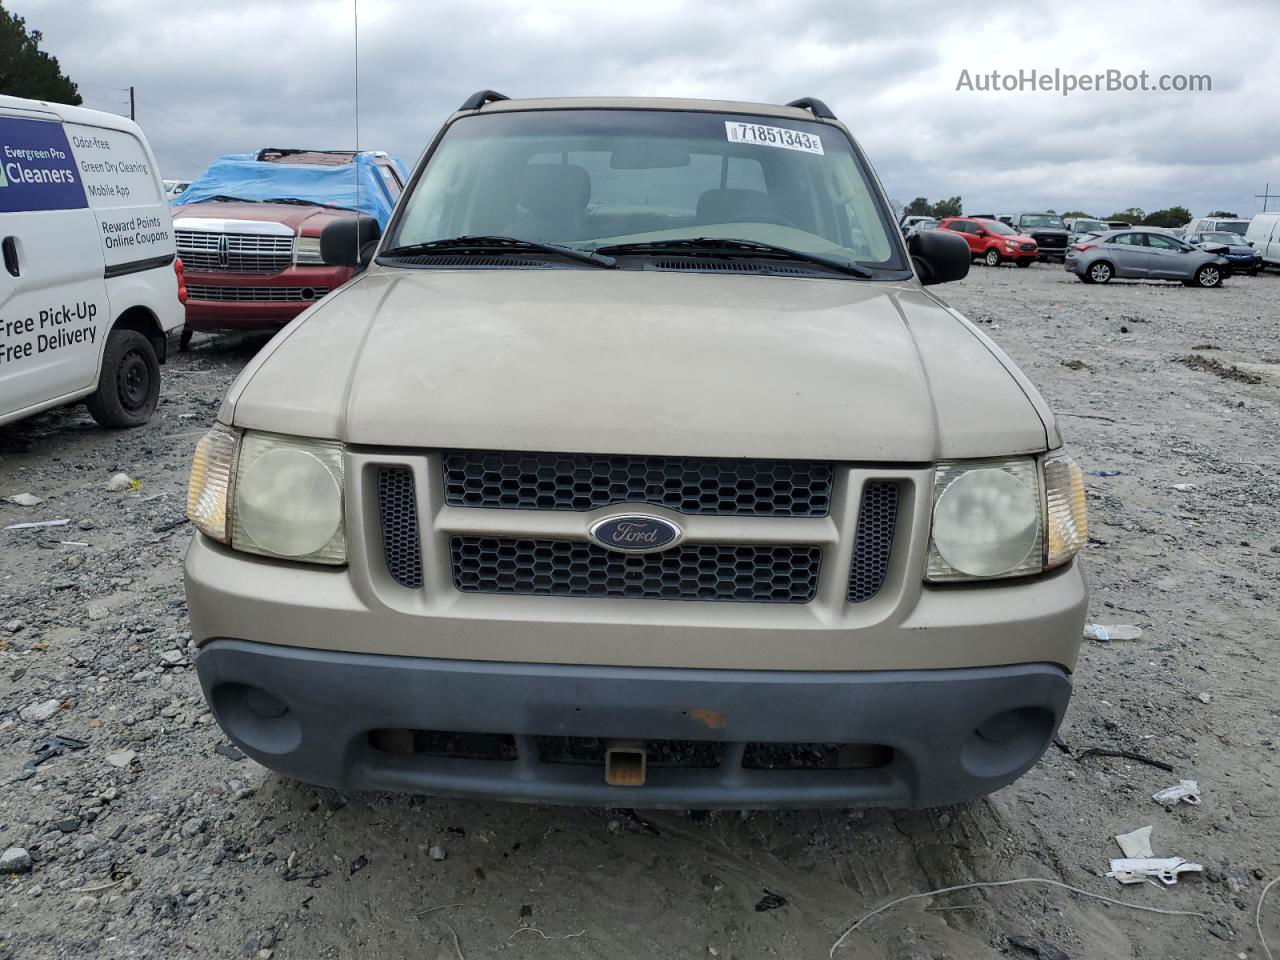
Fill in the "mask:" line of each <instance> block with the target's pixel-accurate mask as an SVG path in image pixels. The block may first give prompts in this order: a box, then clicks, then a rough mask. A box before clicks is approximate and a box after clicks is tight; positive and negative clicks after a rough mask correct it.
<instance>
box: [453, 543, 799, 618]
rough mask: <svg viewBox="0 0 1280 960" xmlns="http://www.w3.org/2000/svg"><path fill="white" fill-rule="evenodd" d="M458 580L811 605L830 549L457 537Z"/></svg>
mask: <svg viewBox="0 0 1280 960" xmlns="http://www.w3.org/2000/svg"><path fill="white" fill-rule="evenodd" d="M449 553H450V556H451V560H452V565H453V584H454V586H455V587H457V589H458V590H460V591H462V592H464V593H497V594H519V595H537V596H550V597H613V598H623V599H659V600H726V601H741V602H754V603H808V602H809V601H810V600H812V599H813V597H814V594H815V593H816V592H817V589H818V570H819V567H820V566H821V563H822V550H821V548H819V547H813V546H772V545H768V546H763V545H762V546H756V545H749V546H748V545H727V544H685V545H683V546H679V547H673V548H671V549H670V550H664V551H662V552H660V553H648V554H626V553H616V552H614V551H612V550H606V549H605V548H604V547H601V546H597V545H596V544H594V543H587V542H584V541H578V540H533V539H514V538H506V537H476V536H455V537H451V538H450V540H449Z"/></svg>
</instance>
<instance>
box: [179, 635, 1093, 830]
mask: <svg viewBox="0 0 1280 960" xmlns="http://www.w3.org/2000/svg"><path fill="white" fill-rule="evenodd" d="M196 667H197V670H198V672H199V676H200V682H201V685H202V686H203V688H204V692H205V696H206V698H208V700H209V702H210V703H211V704H212V706H213V710H214V714H215V716H216V717H217V720H218V722H219V723H220V724H221V725H222V728H223V729H224V730H225V731H226V733H227V734H228V735H229V736H230V737H231V739H232V740H233V741H235V743H236V744H238V745H239V746H240V747H241V748H243V749H244V751H245V752H246V753H248V754H249V755H250V756H252V757H253V758H254V759H256V760H258V761H259V762H260V763H262V764H264V765H265V766H268V767H270V768H272V769H274V770H277V771H279V772H281V773H283V774H286V775H288V776H291V777H295V778H297V779H300V780H305V781H309V782H313V783H320V784H325V785H328V786H333V787H338V788H342V789H356V790H401V791H410V792H415V793H424V794H436V795H451V796H472V797H480V796H484V797H493V798H498V799H504V800H521V801H533V802H548V803H572V804H590V805H597V806H635V807H648V808H658V807H674V808H681V809H685V808H693V809H699V808H714V807H729V808H751V807H821V806H857V805H873V806H890V807H912V806H937V805H942V804H948V803H956V802H960V801H964V800H968V799H972V798H974V797H978V796H982V795H984V794H986V793H989V792H991V791H993V790H995V789H998V788H999V787H1002V786H1004V785H1005V784H1007V783H1009V782H1011V781H1012V780H1014V779H1016V778H1017V777H1018V776H1020V775H1021V774H1022V773H1023V772H1025V771H1026V770H1027V769H1028V768H1029V767H1030V766H1032V765H1033V764H1034V763H1035V761H1036V760H1037V759H1038V758H1039V756H1040V754H1041V753H1042V752H1043V751H1044V749H1045V747H1046V746H1047V745H1048V743H1049V740H1050V739H1051V737H1052V735H1053V733H1054V731H1055V730H1056V729H1057V727H1058V724H1059V722H1060V721H1061V719H1062V715H1063V712H1064V711H1065V710H1066V706H1067V701H1068V699H1069V697H1070V694H1071V681H1070V678H1069V676H1068V675H1067V674H1066V673H1065V672H1064V671H1063V670H1062V669H1061V668H1058V667H1055V666H1050V665H1046V664H1025V665H1018V666H1006V667H982V668H974V669H962V670H912V671H895V672H866V673H817V672H795V673H791V672H782V671H778V672H767V671H729V670H690V669H658V668H635V667H626V668H618V667H598V666H562V665H546V664H525V663H488V662H479V661H456V660H436V659H426V658H411V657H392V656H381V655H369V654H350V653H336V652H331V651H319V650H310V649H305V648H298V647H286V646H279V645H273V644H262V643H252V642H248V641H243V640H225V639H219V640H213V641H210V642H209V643H207V644H206V645H205V646H204V647H203V648H202V649H201V651H200V653H199V654H198V656H197V659H196ZM980 727H981V728H982V733H979V732H978V731H979V728H980ZM383 729H393V730H404V729H408V730H430V731H450V732H464V733H487V734H497V735H500V736H502V737H504V738H505V737H510V738H511V739H510V740H507V741H506V742H507V743H510V744H512V745H513V746H514V751H513V752H514V754H515V758H514V759H506V760H502V759H461V758H459V757H457V756H444V755H439V754H437V753H421V752H419V753H393V752H386V751H384V750H382V749H377V748H375V746H373V745H372V744H371V742H370V736H369V733H370V731H372V730H383ZM547 737H556V738H560V737H583V738H601V739H603V740H610V739H618V740H641V741H647V742H648V743H650V744H654V746H653V747H651V752H652V751H654V750H660V749H661V747H660V746H658V745H657V744H656V743H655V742H656V741H682V742H683V741H699V742H710V743H711V744H714V745H715V750H716V752H717V756H718V758H719V759H718V761H717V764H718V765H715V766H706V765H705V764H704V765H703V766H701V767H689V766H681V765H677V766H654V767H651V768H650V770H649V774H648V780H647V782H646V783H645V785H644V786H641V787H619V786H610V785H608V784H606V783H605V781H604V775H603V770H602V767H601V766H599V765H595V764H593V763H591V762H587V763H564V762H549V761H548V759H547V758H546V755H545V754H544V753H542V752H541V750H542V748H543V745H544V744H545V742H546V741H544V740H542V739H540V738H547ZM757 743H839V744H874V745H877V746H879V747H887V748H890V749H889V750H886V751H882V756H889V757H891V759H889V760H888V762H885V763H883V765H880V766H877V767H874V768H859V769H750V768H748V767H749V764H744V755H745V756H750V755H751V754H750V752H749V751H750V750H751V749H752V748H751V747H749V744H757Z"/></svg>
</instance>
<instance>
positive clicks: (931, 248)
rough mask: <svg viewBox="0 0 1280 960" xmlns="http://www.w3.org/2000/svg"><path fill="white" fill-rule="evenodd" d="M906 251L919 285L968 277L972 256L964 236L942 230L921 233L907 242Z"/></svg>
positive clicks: (922, 231) (913, 235) (914, 234)
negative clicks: (913, 265)
mask: <svg viewBox="0 0 1280 960" xmlns="http://www.w3.org/2000/svg"><path fill="white" fill-rule="evenodd" d="M907 252H908V253H910V254H911V262H912V263H913V264H915V268H916V275H917V276H919V278H920V282H921V283H923V284H925V285H926V286H928V285H929V284H933V283H950V282H951V281H952V280H963V279H964V278H965V277H967V276H968V275H969V263H970V258H971V257H972V256H973V254H972V253H971V252H970V250H969V244H968V243H966V242H965V239H964V237H961V236H959V235H958V234H955V233H949V232H947V231H945V230H921V231H919V232H917V233H913V234H912V235H911V236H910V237H909V238H908V239H907Z"/></svg>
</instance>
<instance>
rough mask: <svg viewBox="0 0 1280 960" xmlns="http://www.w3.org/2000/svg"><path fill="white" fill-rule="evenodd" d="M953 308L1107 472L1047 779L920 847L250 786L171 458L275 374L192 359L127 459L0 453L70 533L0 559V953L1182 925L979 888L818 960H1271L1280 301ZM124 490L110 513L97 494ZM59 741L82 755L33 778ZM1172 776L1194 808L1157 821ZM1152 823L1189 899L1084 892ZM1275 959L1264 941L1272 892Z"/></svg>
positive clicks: (550, 950)
mask: <svg viewBox="0 0 1280 960" xmlns="http://www.w3.org/2000/svg"><path fill="white" fill-rule="evenodd" d="M941 290H942V292H943V294H944V295H945V296H946V298H947V299H948V300H950V302H952V303H953V304H955V305H956V306H957V307H959V308H960V309H961V310H963V311H966V312H967V314H968V315H969V316H970V317H971V318H972V319H973V320H974V321H976V322H978V323H980V324H982V325H983V329H985V330H987V331H989V332H990V333H991V335H992V336H993V337H994V338H995V339H996V340H997V341H998V342H999V343H1000V344H1001V345H1002V346H1003V347H1004V348H1005V349H1006V350H1007V351H1008V352H1009V353H1010V354H1012V355H1013V357H1014V358H1015V359H1016V360H1017V361H1018V362H1019V364H1021V366H1022V368H1023V369H1024V370H1025V371H1026V372H1027V373H1028V375H1029V376H1030V377H1031V378H1032V379H1033V380H1034V381H1035V382H1036V383H1037V384H1038V385H1039V386H1040V388H1041V389H1042V390H1043V391H1044V393H1045V394H1046V396H1047V397H1048V399H1049V401H1050V402H1051V403H1052V404H1053V405H1054V406H1055V408H1056V409H1057V410H1058V411H1059V413H1060V415H1061V417H1062V420H1061V423H1062V426H1063V430H1064V432H1065V433H1066V434H1067V436H1068V440H1069V442H1070V444H1071V445H1072V447H1073V449H1074V451H1075V452H1076V454H1077V455H1078V456H1079V457H1080V458H1081V459H1082V461H1083V462H1084V464H1085V467H1086V469H1087V470H1092V471H1118V474H1117V475H1114V476H1105V477H1103V476H1091V477H1090V478H1089V486H1090V491H1089V494H1090V497H1089V502H1090V506H1091V509H1092V517H1091V519H1092V539H1091V542H1090V546H1089V548H1088V552H1087V556H1088V571H1089V576H1090V579H1091V582H1092V589H1093V610H1092V619H1094V620H1096V621H1098V622H1102V623H1123V624H1135V625H1138V626H1140V627H1141V628H1142V630H1143V636H1142V638H1141V639H1140V640H1138V641H1126V642H1112V643H1090V644H1088V645H1087V647H1086V649H1085V650H1084V651H1083V656H1082V659H1081V662H1080V667H1079V672H1078V674H1077V690H1076V695H1075V700H1074V702H1073V706H1072V708H1071V711H1070V713H1069V714H1068V717H1067V720H1066V722H1065V724H1064V726H1063V728H1062V738H1063V741H1064V743H1065V745H1066V746H1067V747H1068V748H1069V750H1070V752H1069V753H1068V752H1065V751H1059V750H1050V752H1049V754H1048V755H1046V757H1045V758H1044V760H1043V761H1042V762H1041V763H1040V764H1039V766H1038V767H1036V769H1034V770H1033V771H1032V772H1031V773H1029V774H1028V775H1027V776H1026V777H1024V778H1023V779H1022V780H1021V781H1019V782H1018V783H1017V784H1015V785H1013V786H1012V787H1009V788H1008V789H1005V790H1003V791H1001V792H999V793H998V794H996V795H995V796H993V797H991V798H989V799H988V800H985V801H982V802H979V803H974V804H970V805H967V806H963V807H956V808H951V809H946V810H931V811H922V812H913V813H891V812H885V811H853V812H848V813H846V812H839V811H826V812H823V813H817V812H814V813H804V812H801V813H779V814H769V813H752V814H749V815H738V814H727V813H718V814H710V815H696V814H671V813H664V814H656V813H653V814H651V813H644V812H640V813H634V812H631V811H603V810H584V809H556V808H540V807H521V806H511V805H506V804H500V803H479V802H464V801H449V800H436V799H431V798H425V797H410V796H392V795H379V794H372V795H352V796H344V795H339V794H337V793H335V792H333V791H329V790H322V789H317V788H313V787H309V786H305V785H301V784H297V783H292V782H289V781H286V780H283V779H281V778H279V777H277V776H275V775H273V774H269V773H267V772H266V771H264V770H263V769H261V768H260V767H257V766H256V765H255V764H254V763H253V762H252V761H249V760H247V759H245V758H243V757H241V756H240V755H239V754H238V752H237V751H235V750H234V749H233V748H230V747H229V745H228V744H227V743H226V741H225V740H224V739H223V738H222V737H221V736H220V735H219V731H218V729H217V726H216V724H214V723H213V722H212V719H211V717H210V715H209V713H208V712H207V711H206V709H205V707H204V702H203V700H202V698H201V696H200V691H199V687H198V684H197V682H196V678H195V674H194V672H193V670H192V668H191V651H190V649H189V647H188V640H189V633H188V630H187V625H186V619H185V610H184V605H183V598H182V584H181V556H182V551H183V549H184V547H185V545H186V543H187V540H188V538H189V536H190V528H189V527H187V526H186V525H185V524H183V523H182V507H183V486H184V483H185V476H186V469H187V462H188V458H189V456H190V453H191V450H192V448H193V446H194V444H195V440H196V438H197V437H198V436H199V434H200V433H201V432H202V431H203V430H204V428H205V427H206V426H207V425H208V424H209V423H210V422H211V421H212V419H213V416H214V414H215V412H216V410H217V406H218V403H219V401H220V398H221V396H222V394H223V392H224V390H225V389H226V387H227V385H228V384H229V383H230V381H231V379H232V378H233V377H234V376H235V374H236V372H237V371H238V370H239V369H240V367H241V366H242V365H243V364H244V363H245V362H246V360H247V359H248V358H249V357H250V356H251V355H252V354H253V352H254V351H255V350H256V349H257V348H258V347H259V346H261V344H262V342H263V341H262V340H261V339H252V338H222V339H214V338H207V339H204V340H197V341H196V349H195V350H194V351H193V352H192V353H190V354H188V355H185V356H182V357H180V358H178V359H177V360H176V362H175V363H173V364H172V365H170V366H169V367H167V368H166V371H165V376H166V383H165V389H164V396H163V398H162V400H161V406H160V409H159V411H158V414H157V416H156V417H155V418H154V419H153V420H152V422H151V423H150V424H149V425H148V426H146V427H144V428H142V429H139V430H136V431H132V432H127V433H107V432H104V431H101V430H99V429H97V428H96V427H94V426H93V424H92V422H91V421H90V420H89V418H88V416H87V414H85V413H84V411H83V409H82V408H70V409H65V410H59V411H53V412H50V413H47V414H44V415H42V416H38V417H35V418H32V419H29V420H26V421H24V422H20V423H17V424H13V425H10V426H8V427H4V428H0V496H12V495H14V494H19V493H31V494H34V495H36V496H38V497H41V498H43V499H44V502H43V503H41V504H39V505H37V506H34V507H22V506H18V505H15V504H10V503H0V526H7V525H8V524H11V523H18V522H25V521H36V520H46V519H62V518H66V519H69V520H70V523H69V524H68V525H66V526H62V527H49V528H42V529H36V530H18V531H13V530H10V531H0V545H2V546H3V552H2V554H0V609H2V610H3V613H0V851H2V850H4V849H5V848H13V847H16V848H21V850H25V851H26V852H27V857H28V858H29V861H28V859H26V858H24V857H23V856H22V855H21V854H19V853H13V852H10V853H8V854H5V856H4V857H0V871H8V870H17V871H18V872H14V873H7V874H6V875H0V957H2V958H11V957H22V958H54V957H93V958H116V957H137V958H142V957H149V958H172V957H179V956H184V957H185V956H190V957H200V958H203V957H237V958H244V957H247V958H255V957H256V958H262V960H266V958H268V957H272V956H274V957H276V958H299V960H313V958H355V957H379V958H402V957H403V958H415V960H417V958H423V960H459V958H465V960H476V958H479V957H491V956H502V957H510V958H513V960H514V958H525V957H528V958H538V957H553V956H554V957H609V958H635V960H640V958H645V960H647V958H655V957H663V958H666V957H690V958H694V957H707V956H711V957H716V956H719V957H726V958H729V957H737V958H744V960H746V958H755V957H780V958H795V957H813V958H819V957H825V956H826V955H827V950H828V948H829V947H830V946H831V944H832V942H833V941H834V940H835V939H836V938H837V937H838V936H839V934H840V933H841V932H842V931H843V930H844V929H845V927H847V926H848V925H849V924H850V923H851V922H852V921H853V920H855V919H857V918H858V917H859V916H861V915H862V914H863V913H865V912H867V911H870V910H872V909H874V908H875V907H877V906H879V905H881V904H883V903H886V902H887V901H889V900H891V899H893V898H895V897H897V896H901V895H905V894H910V893H913V892H918V891H926V890H930V889H934V888H938V887H943V886H947V885H951V884H963V883H971V882H975V881H994V880H1007V879H1012V878H1018V877H1030V876H1035V877H1048V878H1054V879H1058V880H1061V881H1063V882H1066V883H1069V884H1072V885H1075V886H1078V887H1082V888H1085V889H1087V890H1089V891H1093V892H1095V893H1100V894H1103V895H1108V896H1113V897H1116V898H1118V899H1121V900H1123V901H1125V902H1126V903H1131V904H1138V905H1143V906H1147V907H1157V908H1163V909H1170V910H1183V911H1194V912H1196V913H1198V914H1202V915H1203V916H1200V917H1185V916H1161V915H1155V914H1150V913H1139V912H1135V911H1129V910H1124V909H1120V908H1116V907H1113V906H1108V905H1106V904H1103V903H1101V902H1098V901H1093V900H1086V899H1083V898H1079V897H1076V896H1072V895H1070V894H1068V893H1066V892H1063V891H1060V890H1056V889H1051V888H1047V887H1044V886H1040V885H1036V886H1031V885H1027V886H1017V887H1012V888H1006V889H1001V890H991V891H972V890H970V891H964V892H960V893H955V894H949V895H945V896H938V897H934V898H932V899H922V900H917V901H912V902H910V903H907V904H904V905H902V906H899V907H895V908H894V909H893V911H892V912H890V913H889V914H887V915H884V916H881V917H877V918H876V919H874V920H872V921H870V922H869V923H868V924H867V925H866V926H864V927H863V928H861V929H859V930H858V931H857V932H855V933H854V934H852V935H851V937H850V938H849V940H848V941H847V942H846V944H845V945H844V946H843V947H842V948H841V950H840V952H839V953H838V954H837V955H838V956H839V955H843V956H848V957H859V958H863V957H875V958H879V957H883V958H887V960H943V958H953V960H964V958H970V957H974V958H985V957H996V956H1001V955H1010V956H1016V957H1033V956H1037V955H1038V956H1039V957H1041V958H1042V960H1048V958H1052V957H1058V956H1061V955H1065V956H1069V957H1073V958H1083V957H1089V958H1095V957H1106V958H1129V957H1133V958H1137V957H1143V958H1146V957H1159V958H1163V960H1178V958H1197V960H1198V958H1206V957H1224V958H1232V957H1241V958H1259V957H1262V956H1263V954H1262V949H1261V946H1260V945H1259V943H1258V940H1257V936H1256V934H1255V933H1254V932H1253V916H1254V913H1253V912H1254V909H1255V907H1256V905H1257V903H1258V897H1259V893H1260V891H1261V887H1262V884H1263V882H1265V879H1266V878H1269V877H1272V876H1275V875H1276V874H1277V873H1280V790H1277V785H1278V784H1277V780H1278V779H1280V778H1278V775H1277V769H1278V767H1277V759H1278V757H1277V742H1278V741H1280V707H1278V701H1277V698H1276V693H1275V691H1276V689H1277V680H1280V667H1278V666H1277V656H1276V654H1277V642H1278V641H1277V631H1276V629H1275V620H1276V616H1275V611H1276V609H1277V595H1278V594H1280V515H1278V514H1277V511H1276V509H1275V506H1274V504H1275V503H1276V500H1277V497H1278V495H1280V489H1277V481H1276V476H1277V473H1278V467H1280V463H1278V462H1277V461H1278V456H1277V452H1276V451H1277V449H1280V404H1278V402H1277V401H1278V399H1280V390H1278V389H1277V388H1278V387H1280V336H1278V335H1280V311H1277V309H1276V301H1277V294H1278V293H1280V277H1276V276H1274V275H1271V276H1265V275H1264V276H1262V277H1259V278H1252V279H1251V278H1244V277H1241V278H1237V279H1233V280H1231V281H1230V282H1229V283H1228V284H1227V285H1226V286H1225V287H1224V288H1223V289H1220V290H1210V291H1202V290H1195V289H1187V288H1184V287H1182V286H1179V285H1172V284H1170V285H1156V284H1142V283H1112V284H1110V285H1108V286H1105V287H1092V286H1086V285H1084V284H1081V283H1079V282H1078V281H1076V280H1075V279H1074V278H1071V277H1069V276H1067V275H1066V274H1064V273H1063V272H1062V270H1061V269H1059V268H1052V267H1048V266H1034V267H1032V268H1030V269H1027V270H1015V269H1012V268H1007V267H1006V268H1000V269H986V268H982V267H975V268H974V270H973V272H972V273H971V275H970V276H969V278H968V279H966V280H965V281H963V282H961V283H958V284H953V285H951V286H950V287H946V288H941ZM1179 360H1181V361H1184V362H1177V361H1179ZM119 472H124V473H126V474H128V476H129V477H130V478H131V479H132V480H134V481H135V483H133V484H131V485H130V486H129V487H127V488H126V489H123V490H115V491H112V490H108V489H107V485H108V481H109V480H110V478H111V477H112V476H113V475H114V474H116V473H119ZM55 735H56V736H60V737H65V738H74V740H75V741H80V742H82V743H83V744H84V745H83V747H81V748H79V749H75V746H76V744H74V743H73V744H65V743H64V744H63V745H62V746H61V751H62V752H61V753H55V754H54V755H52V756H49V757H48V759H46V760H45V761H44V762H43V763H41V764H39V765H38V766H35V767H34V772H33V773H31V774H30V775H27V773H26V772H25V771H24V767H26V770H27V771H30V770H31V769H32V768H31V767H30V766H29V765H30V764H31V763H32V761H34V760H35V759H37V757H38V756H39V754H38V752H37V751H38V750H39V749H40V748H41V747H42V746H46V747H47V745H48V743H49V741H48V738H50V737H53V736H55ZM57 744H58V741H55V742H54V747H53V748H51V749H52V750H54V751H56V750H57V749H59V748H58V746H57ZM1090 748H1098V749H1104V750H1122V751H1129V752H1132V753H1136V754H1140V755H1143V756H1145V757H1148V758H1153V759H1156V760H1159V761H1162V762H1165V763H1167V764H1169V765H1170V766H1172V768H1173V772H1166V771H1164V770H1161V769H1158V768H1155V767H1152V766H1150V765H1148V764H1146V763H1144V762H1141V761H1136V760H1129V759H1124V758H1115V757H1099V756H1089V757H1085V756H1082V754H1083V752H1084V751H1086V750H1088V749H1090ZM47 752H50V751H49V750H48V749H47V750H46V753H47ZM1182 778H1193V779H1197V780H1198V781H1199V782H1200V784H1201V786H1202V788H1203V794H1204V800H1203V803H1202V805H1200V806H1198V807H1193V806H1188V805H1185V804H1184V805H1180V806H1177V807H1175V808H1173V809H1171V810H1165V809H1163V808H1162V807H1160V806H1159V805H1157V804H1156V803H1154V802H1153V801H1152V800H1151V794H1152V793H1153V792H1154V791H1155V790H1157V789H1159V788H1161V787H1165V786H1168V785H1170V784H1173V783H1176V782H1177V781H1178V780H1179V779H1182ZM1148 824H1150V825H1154V827H1155V832H1154V837H1153V846H1154V848H1155V851H1156V853H1157V854H1158V855H1165V856H1172V855H1178V856H1183V857H1186V858H1187V859H1189V860H1193V861H1196V862H1199V863H1202V864H1203V865H1204V867H1205V872H1204V875H1203V876H1202V877H1197V876H1190V877H1186V876H1184V878H1183V879H1182V880H1181V882H1179V883H1178V884H1177V885H1176V886H1174V887H1171V888H1162V887H1158V886H1156V885H1147V886H1138V887H1123V888H1122V887H1120V886H1119V885H1118V884H1117V883H1116V882H1115V881H1113V880H1109V879H1107V878H1105V877H1104V876H1103V874H1104V873H1105V871H1106V869H1107V861H1108V858H1110V857H1113V856H1118V855H1119V851H1118V850H1117V849H1116V847H1115V843H1114V841H1113V840H1112V837H1113V835H1115V834H1118V833H1123V832H1126V831H1129V830H1133V829H1134V828H1137V827H1141V826H1144V825H1148ZM767 893H772V894H776V895H778V897H780V898H782V899H784V900H785V903H784V904H782V905H779V906H775V907H774V908H772V909H764V907H766V906H768V905H770V904H776V903H777V901H776V900H769V899H767ZM1264 927H1265V929H1266V930H1267V931H1268V935H1269V937H1270V940H1271V942H1272V943H1273V944H1277V943H1280V894H1277V893H1274V892H1273V895H1272V898H1271V899H1270V900H1269V901H1268V903H1267V909H1266V911H1265V912H1264ZM1021 937H1025V938H1032V940H1029V941H1023V942H1026V943H1029V944H1031V947H1032V949H1027V948H1023V947H1018V946H1016V945H1015V944H1014V943H1013V942H1012V940H1011V938H1014V939H1017V938H1021ZM1036 941H1039V943H1037V942H1036ZM1055 947H1056V948H1057V949H1059V950H1061V951H1062V952H1063V953H1062V954H1059V953H1055V952H1053V948H1055ZM1034 949H1038V950H1039V951H1040V952H1039V953H1038V954H1036V953H1035V952H1033V950H1034Z"/></svg>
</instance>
